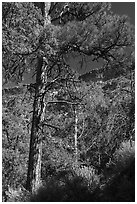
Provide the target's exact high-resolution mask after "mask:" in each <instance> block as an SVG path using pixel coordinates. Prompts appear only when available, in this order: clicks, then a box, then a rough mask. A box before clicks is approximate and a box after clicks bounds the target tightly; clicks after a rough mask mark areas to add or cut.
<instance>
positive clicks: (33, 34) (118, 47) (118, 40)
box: [3, 2, 134, 192]
mask: <svg viewBox="0 0 137 204" xmlns="http://www.w3.org/2000/svg"><path fill="white" fill-rule="evenodd" d="M39 5H40V7H41V8H43V5H45V8H48V9H47V10H48V11H46V12H44V10H43V12H42V13H43V15H45V16H44V17H43V16H42V14H41V12H40V10H39V9H37V8H36V7H35V6H34V4H33V3H6V2H5V3H3V69H4V76H5V79H9V78H10V79H13V80H15V79H17V80H21V79H22V77H23V73H24V72H25V71H26V70H27V69H28V67H29V69H32V68H33V67H35V71H36V89H35V97H34V109H33V119H32V129H31V137H30V154H29V155H30V156H29V164H28V179H27V189H29V190H30V191H32V192H34V191H35V190H36V189H37V188H38V187H39V185H40V178H41V155H42V137H41V130H40V129H41V124H42V122H43V118H44V109H45V108H46V107H45V104H44V100H45V93H46V90H47V86H48V84H47V82H48V81H47V74H48V73H51V72H50V71H51V70H52V68H53V67H54V68H56V67H57V68H59V69H58V70H59V71H58V73H59V74H60V64H61V68H62V67H63V65H64V69H65V68H66V66H70V67H71V65H70V64H71V63H70V61H71V59H72V58H71V57H72V56H73V55H74V54H77V56H78V61H77V65H78V63H79V62H80V60H79V59H81V58H82V59H84V60H83V61H81V66H80V67H81V68H83V67H84V66H85V64H83V63H82V62H84V61H85V62H88V60H90V61H91V62H95V61H98V60H100V59H101V60H102V62H103V63H102V65H101V66H100V67H99V69H100V70H101V71H102V73H104V70H111V71H113V72H116V73H117V74H118V75H126V74H127V73H128V72H129V71H130V69H131V64H129V63H127V62H129V61H128V59H129V58H130V56H131V55H133V52H134V27H133V26H132V25H130V23H129V21H128V18H127V17H126V16H118V15H114V14H113V13H112V12H111V4H110V3H100V2H99V3H92V2H88V3H77V2H74V3H71V2H66V3H63V2H61V3H60V2H56V3H51V4H48V6H47V5H46V4H43V3H42V4H40V3H39ZM37 6H38V5H37ZM48 15H49V16H50V19H48V22H47V17H48ZM46 22H47V23H46ZM68 55H69V56H70V60H67V61H66V57H67V56H68ZM73 68H74V67H73ZM78 68H79V66H78ZM92 69H93V68H92V67H91V70H92ZM57 76H58V75H57ZM112 77H115V76H112ZM55 81H56V77H55V78H54V82H55Z"/></svg>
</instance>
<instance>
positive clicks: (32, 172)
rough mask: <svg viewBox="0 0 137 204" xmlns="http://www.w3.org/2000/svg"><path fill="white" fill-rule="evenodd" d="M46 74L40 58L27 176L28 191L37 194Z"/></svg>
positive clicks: (39, 182) (39, 177)
mask: <svg viewBox="0 0 137 204" xmlns="http://www.w3.org/2000/svg"><path fill="white" fill-rule="evenodd" d="M45 72H46V67H45V65H44V63H43V57H38V65H37V76H36V89H35V98H34V104H33V119H32V127H31V136H30V151H29V162H28V174H27V189H28V190H29V191H31V192H35V191H36V190H37V189H38V188H39V186H40V185H41V158H42V133H41V129H40V125H41V123H42V122H43V120H44V113H45V105H44V97H43V96H44V95H43V93H44V91H45V86H46V81H47V79H46V73H45Z"/></svg>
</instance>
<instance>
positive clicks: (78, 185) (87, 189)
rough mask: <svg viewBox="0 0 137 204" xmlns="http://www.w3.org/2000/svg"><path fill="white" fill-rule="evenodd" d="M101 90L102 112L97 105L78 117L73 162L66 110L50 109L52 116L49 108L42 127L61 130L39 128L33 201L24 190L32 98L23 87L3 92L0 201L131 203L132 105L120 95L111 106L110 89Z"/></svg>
mask: <svg viewBox="0 0 137 204" xmlns="http://www.w3.org/2000/svg"><path fill="white" fill-rule="evenodd" d="M103 84H104V83H103ZM103 84H102V85H101V87H100V89H101V90H100V91H102V95H101V96H102V99H100V101H104V104H103V102H102V104H103V105H102V104H101V105H102V106H103V107H102V106H101V105H100V104H99V100H96V102H95V101H94V102H95V105H94V106H92V107H94V108H92V110H91V112H90V114H89V109H88V112H86V109H85V110H84V113H85V115H84V118H83V117H81V115H80V117H79V124H78V130H79V134H78V136H79V137H78V138H79V139H78V155H77V156H78V159H77V160H76V155H75V146H74V124H75V123H74V118H73V114H72V113H71V110H70V109H68V108H67V105H62V106H60V107H59V106H57V107H55V106H56V104H55V105H54V109H53V111H52V110H51V108H53V104H52V107H51V106H50V105H49V111H50V112H49V111H48V110H47V121H50V123H51V124H52V126H53V127H54V126H55V127H57V126H58V128H59V127H60V129H59V130H58V129H55V128H53V127H48V128H47V127H46V128H45V129H44V127H43V157H42V187H40V189H39V190H38V191H37V193H35V194H34V195H31V194H30V193H29V192H28V191H27V190H26V189H25V182H26V171H27V162H28V153H29V152H28V149H29V147H28V143H29V133H30V127H31V126H30V124H31V118H32V97H33V94H34V93H33V92H29V91H28V90H27V88H26V87H25V86H24V87H18V88H16V87H15V88H8V89H5V90H3V199H4V201H32V202H33V201H35V202H38V201H40V202H42V201H47V202H48V201H49V202H50V201H53V202H54V201H62V202H63V201H66V202H67V201H68V202H71V201H72V202H73V201H79V202H80V201H83V202H84V201H109V202H111V201H134V199H135V198H134V189H135V188H134V187H135V186H134V185H135V183H134V182H135V160H134V157H135V143H134V110H133V109H132V108H133V107H134V104H131V101H130V100H131V98H130V95H128V94H127V95H125V94H124V95H123V96H122V93H121V94H120V98H117V99H116V100H117V101H114V102H111V106H110V105H109V100H110V99H109V91H110V87H109V88H107V90H106V86H107V85H108V84H107V85H106V84H105V85H103ZM126 84H127V83H126ZM126 86H127V87H125V88H128V85H126ZM94 87H95V84H94ZM98 89H99V88H98ZM98 89H97V90H98ZM111 91H112V89H111ZM111 91H110V94H111V95H112V92H111ZM115 91H116V90H115ZM58 92H59V91H58ZM59 93H60V92H59ZM89 93H90V92H89ZM106 93H107V94H106ZM49 95H50V93H49ZM56 97H57V96H56ZM92 97H93V98H94V99H95V97H96V91H95V90H94V93H93V90H92ZM112 97H113V96H111V100H113V98H112ZM125 98H126V100H125ZM49 99H50V96H49ZM88 103H89V101H88V102H87V103H85V104H86V105H85V107H86V106H87V105H88V106H87V107H88V108H89V105H90V104H91V101H90V104H88ZM122 103H123V106H121V104H122ZM9 104H10V105H9ZM122 107H124V108H123V109H122ZM131 110H132V112H131V114H130V115H129V111H131ZM65 113H67V114H66V116H65ZM80 113H81V110H80V109H79V114H80ZM114 117H115V119H114ZM83 119H84V121H85V124H84V129H83ZM131 119H132V120H131ZM129 121H131V122H132V124H130V127H132V129H129ZM89 124H90V125H89ZM9 127H10V128H9ZM81 132H82V135H81ZM44 135H46V137H45V136H44ZM47 135H48V136H47Z"/></svg>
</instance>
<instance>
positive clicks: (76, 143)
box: [74, 107, 78, 164]
mask: <svg viewBox="0 0 137 204" xmlns="http://www.w3.org/2000/svg"><path fill="white" fill-rule="evenodd" d="M74 117H75V133H74V139H75V162H76V164H77V162H78V116H77V110H76V107H74Z"/></svg>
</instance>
